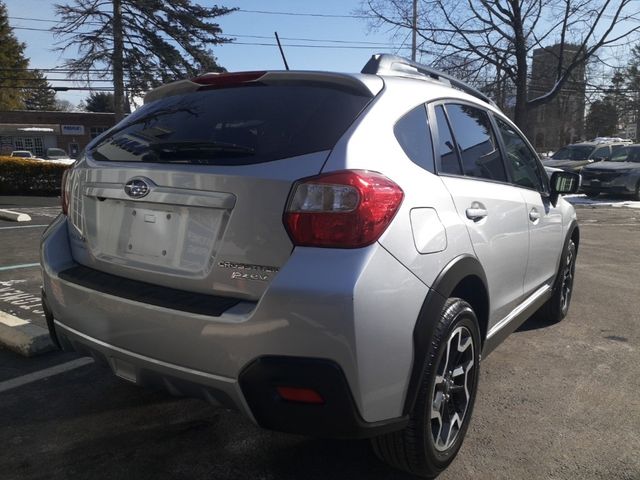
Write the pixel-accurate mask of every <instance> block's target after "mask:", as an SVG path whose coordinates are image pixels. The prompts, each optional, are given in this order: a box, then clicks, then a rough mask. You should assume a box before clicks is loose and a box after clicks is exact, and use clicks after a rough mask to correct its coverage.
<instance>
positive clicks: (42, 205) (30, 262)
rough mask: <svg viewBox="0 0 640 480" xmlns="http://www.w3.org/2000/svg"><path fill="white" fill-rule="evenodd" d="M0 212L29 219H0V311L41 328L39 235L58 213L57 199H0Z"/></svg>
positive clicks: (43, 324) (4, 197)
mask: <svg viewBox="0 0 640 480" xmlns="http://www.w3.org/2000/svg"><path fill="white" fill-rule="evenodd" d="M0 209H6V210H12V211H18V212H20V213H27V214H28V215H29V216H30V217H31V221H30V222H11V221H8V220H2V219H0V245H1V247H0V311H3V312H6V313H9V314H11V315H15V316H17V317H19V318H23V319H25V320H29V321H31V322H33V323H35V324H36V325H40V326H43V327H44V326H45V322H44V316H43V312H42V309H41V306H40V284H41V283H42V282H41V275H40V265H39V261H40V259H39V245H40V237H41V236H42V232H43V231H44V229H45V228H46V227H47V225H49V223H51V221H53V219H54V218H55V217H56V216H58V214H59V213H60V199H59V198H58V197H18V196H0Z"/></svg>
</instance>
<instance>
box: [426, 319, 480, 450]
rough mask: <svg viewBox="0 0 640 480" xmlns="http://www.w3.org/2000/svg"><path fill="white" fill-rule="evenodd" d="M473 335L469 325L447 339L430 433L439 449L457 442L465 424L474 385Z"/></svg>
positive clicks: (432, 407) (434, 397) (434, 388)
mask: <svg viewBox="0 0 640 480" xmlns="http://www.w3.org/2000/svg"><path fill="white" fill-rule="evenodd" d="M474 349H475V345H474V343H473V336H472V335H471V332H470V331H469V329H468V328H466V327H464V326H460V327H457V328H455V329H454V330H453V331H452V332H451V334H450V335H449V338H448V340H447V344H446V349H445V352H444V354H443V355H442V358H441V359H440V362H439V364H438V368H437V369H436V378H435V382H434V387H433V397H432V402H431V434H432V436H433V443H434V446H435V448H436V450H437V451H439V452H444V451H446V450H448V449H449V448H451V446H452V445H453V444H454V443H455V442H456V440H457V438H458V434H459V432H460V430H461V428H462V425H463V424H464V421H465V418H466V415H467V411H468V409H469V406H470V403H471V395H472V392H473V389H474V387H475V386H474V385H473V383H474V381H475V380H474V372H473V369H474V368H478V367H477V365H475V363H474Z"/></svg>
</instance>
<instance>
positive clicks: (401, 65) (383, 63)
mask: <svg viewBox="0 0 640 480" xmlns="http://www.w3.org/2000/svg"><path fill="white" fill-rule="evenodd" d="M360 73H370V74H374V75H376V74H377V75H380V74H382V75H384V74H391V75H394V74H395V75H398V74H404V75H408V76H414V77H416V76H417V77H428V78H429V79H430V80H433V81H436V82H440V83H442V84H444V85H447V86H451V87H455V88H457V89H459V90H462V91H463V92H465V93H468V94H469V95H473V96H474V97H476V98H479V99H480V100H483V101H485V102H487V103H489V104H490V105H493V106H494V107H496V108H497V107H498V106H497V105H496V104H495V102H494V101H493V100H491V99H490V98H489V97H488V96H487V95H485V94H484V93H482V92H481V91H479V90H477V89H475V88H473V87H472V86H471V85H468V84H466V83H465V82H463V81H462V80H458V79H457V78H455V77H452V76H451V75H447V74H446V73H443V72H440V71H438V70H435V69H433V68H431V67H427V66H426V65H422V64H421V63H416V62H414V61H411V60H409V59H407V58H403V57H399V56H397V55H389V54H386V53H378V54H376V55H373V56H372V57H371V58H370V59H369V61H368V62H367V64H366V65H365V66H364V68H363V69H362V71H361V72H360Z"/></svg>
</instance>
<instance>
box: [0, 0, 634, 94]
mask: <svg viewBox="0 0 640 480" xmlns="http://www.w3.org/2000/svg"><path fill="white" fill-rule="evenodd" d="M66 1H67V0H4V2H5V4H6V6H7V9H8V12H9V17H10V18H9V22H10V24H11V26H12V27H14V34H15V35H16V36H17V37H18V39H19V40H20V41H22V42H24V43H25V44H26V56H27V57H29V58H30V60H31V64H30V66H31V68H43V69H44V68H54V67H60V66H62V65H63V63H64V58H65V56H67V57H68V56H72V55H73V53H74V52H68V53H66V54H65V55H61V54H60V53H59V52H56V51H53V49H54V48H55V46H56V45H55V41H56V40H55V39H54V37H53V35H52V34H51V33H49V32H48V31H40V30H42V29H45V30H46V29H48V28H50V27H51V26H53V25H54V24H55V20H56V17H55V11H54V4H55V3H65V2H66ZM70 1H71V0H68V2H69V3H70ZM167 1H170V0H167ZM196 2H197V3H199V4H201V5H205V6H212V5H214V4H218V5H221V6H225V7H238V8H239V9H240V11H237V12H233V13H231V14H229V15H226V16H222V17H218V21H219V24H220V26H221V28H222V31H223V34H224V35H226V36H229V37H233V38H235V39H236V40H235V42H234V43H230V44H225V45H219V46H215V47H213V53H214V55H215V56H216V57H217V58H218V61H219V63H220V65H222V66H224V67H225V68H227V70H229V71H242V70H263V69H282V68H283V67H284V66H283V63H282V58H281V56H280V52H279V50H278V48H277V46H275V38H274V32H276V31H277V32H278V35H279V36H280V38H281V40H282V43H283V46H284V50H285V54H286V57H287V61H288V63H289V66H290V68H292V69H301V70H332V71H342V72H358V71H360V70H361V69H362V67H363V66H364V64H365V63H366V62H367V60H368V59H369V58H370V56H371V55H373V54H374V53H394V54H401V55H404V56H410V48H409V46H410V42H411V39H410V35H409V32H408V31H407V34H406V35H405V34H404V33H403V34H402V35H398V36H395V37H394V36H393V35H392V32H390V31H388V30H384V29H383V30H379V31H374V30H372V29H371V28H370V24H369V21H368V20H367V19H364V18H355V17H356V16H357V15H356V13H357V10H358V8H359V6H360V4H361V1H360V0H323V1H317V0H316V1H311V0H306V1H304V0H219V1H216V0H196ZM614 3H615V2H614ZM636 10H640V1H639V2H638V8H637V9H636ZM638 17H639V18H640V12H638ZM639 23H640V19H638V20H636V21H635V23H634V26H636V25H638V24H639ZM628 26H629V24H628V23H626V22H621V23H620V25H618V27H617V29H624V30H627V28H628ZM34 29H35V30H34ZM614 33H615V32H614ZM636 41H637V37H636V38H635V39H629V41H628V42H627V41H626V39H625V40H623V41H621V42H620V43H622V44H623V45H624V44H625V43H626V44H627V46H626V47H625V46H623V47H619V49H620V48H622V49H623V52H624V51H627V52H628V48H629V46H631V45H634V44H635V42H636ZM265 44H266V45H265ZM619 49H618V50H615V51H614V50H608V51H606V52H602V56H603V58H604V59H605V60H606V61H607V62H608V64H607V65H605V64H601V65H599V66H598V72H599V73H598V75H599V77H598V78H599V79H600V80H599V81H600V82H606V81H607V79H608V77H609V76H610V64H612V63H618V64H620V62H623V61H624V58H623V57H624V54H621V53H620V50H619ZM600 70H601V72H600ZM48 78H49V80H50V83H51V84H52V85H54V86H65V85H66V86H73V85H74V83H72V82H70V81H58V80H57V79H64V78H65V77H64V75H63V74H60V73H57V74H55V73H50V74H48ZM54 79H56V80H54ZM75 85H76V86H78V84H75ZM95 85H101V86H105V87H108V86H109V83H96V84H95ZM88 93H89V92H86V91H70V92H59V93H58V98H60V99H65V100H68V101H70V102H71V103H72V104H74V105H77V104H78V103H79V102H80V101H81V100H83V99H84V98H86V97H87V95H88Z"/></svg>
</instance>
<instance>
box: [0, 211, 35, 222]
mask: <svg viewBox="0 0 640 480" xmlns="http://www.w3.org/2000/svg"><path fill="white" fill-rule="evenodd" d="M0 219H2V220H10V221H12V222H30V221H31V217H30V216H29V215H27V214H26V213H20V212H14V211H13V210H0Z"/></svg>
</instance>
